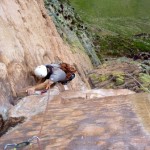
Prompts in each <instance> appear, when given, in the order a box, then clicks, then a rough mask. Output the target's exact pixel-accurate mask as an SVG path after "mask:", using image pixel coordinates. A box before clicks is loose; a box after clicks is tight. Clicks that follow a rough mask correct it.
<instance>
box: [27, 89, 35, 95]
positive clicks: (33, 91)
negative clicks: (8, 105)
mask: <svg viewBox="0 0 150 150" xmlns="http://www.w3.org/2000/svg"><path fill="white" fill-rule="evenodd" d="M26 92H27V93H28V95H32V94H34V93H35V88H34V87H32V88H29V89H27V90H26Z"/></svg>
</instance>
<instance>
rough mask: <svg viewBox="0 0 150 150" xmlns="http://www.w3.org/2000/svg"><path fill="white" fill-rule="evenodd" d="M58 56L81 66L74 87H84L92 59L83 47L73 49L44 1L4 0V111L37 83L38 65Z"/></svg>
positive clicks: (0, 81) (0, 53)
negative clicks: (34, 74) (17, 95)
mask: <svg viewBox="0 0 150 150" xmlns="http://www.w3.org/2000/svg"><path fill="white" fill-rule="evenodd" d="M58 59H60V60H62V61H64V62H68V63H71V64H74V65H75V66H76V67H77V69H78V74H77V76H76V79H75V80H74V81H73V82H72V84H71V88H73V89H81V88H82V84H83V81H84V82H85V83H86V79H85V74H86V73H87V72H88V71H89V70H91V69H92V64H91V61H90V59H89V57H88V56H87V54H86V53H85V51H84V50H83V49H80V48H79V47H76V46H74V47H71V48H70V47H69V44H67V42H64V41H63V40H62V39H61V37H60V35H59V34H58V32H57V30H56V28H55V25H54V23H53V21H52V20H51V18H50V17H49V15H47V12H46V9H45V7H44V2H43V0H24V1H22V0H1V1H0V87H1V90H0V113H1V114H2V113H3V112H4V111H7V109H8V108H9V107H10V102H12V101H13V100H12V99H13V98H12V94H13V95H15V92H16V91H17V90H18V89H21V88H23V87H26V86H28V85H32V84H34V83H35V81H34V79H33V78H32V76H30V71H31V70H33V69H34V67H36V66H37V65H40V64H47V63H51V62H55V61H56V60H58ZM4 106H5V107H4ZM4 108H5V110H4Z"/></svg>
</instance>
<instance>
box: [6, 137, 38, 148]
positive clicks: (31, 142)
mask: <svg viewBox="0 0 150 150" xmlns="http://www.w3.org/2000/svg"><path fill="white" fill-rule="evenodd" d="M35 139H36V140H37V141H36V143H35V142H34V140H35ZM31 144H38V147H39V150H41V146H40V139H39V138H38V137H37V136H33V137H32V138H30V139H28V140H27V141H25V142H21V143H18V144H16V143H13V144H6V145H5V147H4V150H7V149H8V148H9V149H11V150H17V149H18V148H23V147H26V146H28V145H31Z"/></svg>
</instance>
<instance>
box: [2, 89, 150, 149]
mask: <svg viewBox="0 0 150 150" xmlns="http://www.w3.org/2000/svg"><path fill="white" fill-rule="evenodd" d="M114 92H115V90H114ZM128 92H129V91H127V90H124V92H123V91H121V92H120V96H113V90H112V91H111V93H112V96H111V97H102V98H92V97H91V98H87V97H86V96H85V97H84V98H83V97H82V94H80V95H81V97H82V98H81V97H79V96H78V97H75V96H76V93H74V94H73V92H71V93H70V91H65V92H64V93H62V94H61V95H60V96H57V97H55V99H54V100H53V101H50V102H49V103H48V105H47V109H46V112H43V113H40V114H37V115H35V116H33V117H32V119H30V120H28V121H26V122H25V123H23V124H21V125H19V126H18V127H16V128H15V129H13V130H10V131H9V132H8V133H7V134H6V135H4V136H3V137H2V138H1V144H0V148H1V149H2V148H3V146H4V145H5V144H8V143H20V142H22V141H25V140H27V139H28V138H31V137H32V136H35V135H37V136H39V137H40V144H41V147H42V149H44V150H49V149H54V150H57V149H60V150H78V149H79V150H84V149H86V150H91V149H93V150H97V149H108V150H112V149H115V150H126V149H136V150H145V149H149V148H150V135H149V132H148V130H147V128H146V127H145V125H143V122H144V121H141V119H140V118H143V116H144V113H143V116H142V115H138V114H139V113H138V106H139V102H137V101H136V100H137V98H138V100H139V101H142V100H143V99H144V100H145V101H147V102H149V101H150V95H149V94H144V93H143V94H133V93H130V92H129V94H130V95H122V94H128ZM87 93H89V91H88V92H87ZM91 93H92V91H91ZM93 93H94V92H93ZM118 93H119V90H118ZM66 94H67V95H68V97H66ZM105 94H106V95H107V92H106V93H105ZM108 94H110V93H108ZM69 97H70V98H69ZM71 97H72V98H71ZM143 107H145V105H143ZM145 110H146V109H145ZM146 113H147V112H146V111H145V114H146ZM43 117H44V119H43ZM43 121H44V122H43ZM42 124H43V125H42ZM41 126H43V127H42V129H41ZM29 148H30V147H26V148H23V149H29ZM32 148H33V149H37V148H38V145H37V144H33V145H32Z"/></svg>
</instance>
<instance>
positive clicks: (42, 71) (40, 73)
mask: <svg viewBox="0 0 150 150" xmlns="http://www.w3.org/2000/svg"><path fill="white" fill-rule="evenodd" d="M34 74H35V75H36V76H37V77H38V78H44V77H46V76H47V68H46V66H44V65H41V66H37V67H36V68H35V70H34Z"/></svg>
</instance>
